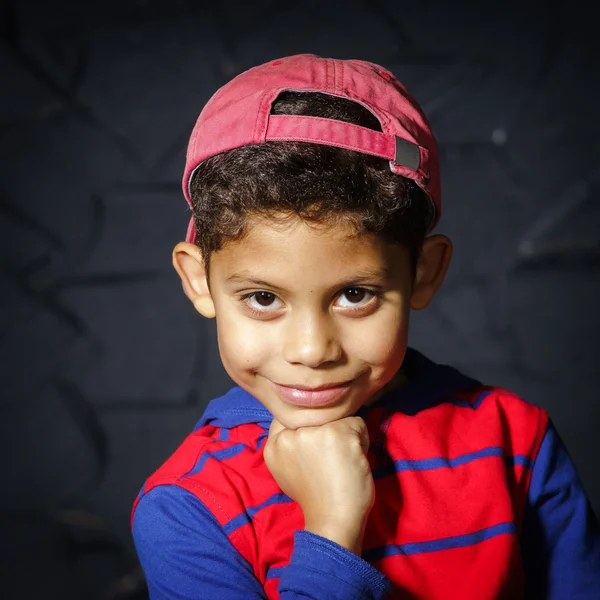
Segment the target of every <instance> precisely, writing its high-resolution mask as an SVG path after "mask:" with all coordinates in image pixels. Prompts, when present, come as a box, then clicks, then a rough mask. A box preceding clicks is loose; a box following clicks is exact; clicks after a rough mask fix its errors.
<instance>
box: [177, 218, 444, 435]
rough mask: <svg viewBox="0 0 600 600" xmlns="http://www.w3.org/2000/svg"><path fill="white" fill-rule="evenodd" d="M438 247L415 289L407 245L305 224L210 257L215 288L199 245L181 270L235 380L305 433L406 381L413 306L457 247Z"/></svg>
mask: <svg viewBox="0 0 600 600" xmlns="http://www.w3.org/2000/svg"><path fill="white" fill-rule="evenodd" d="M436 238H439V239H437V240H436ZM432 239H433V240H434V241H433V242H429V241H427V240H426V244H425V245H424V250H423V253H422V255H421V258H420V259H419V265H420V266H418V267H417V277H416V279H415V280H413V276H412V271H411V264H410V253H409V251H408V250H407V249H406V248H404V247H403V246H400V245H398V244H393V243H389V242H387V241H385V240H383V239H382V238H381V237H378V236H376V235H371V234H362V235H358V234H356V232H355V229H354V226H353V225H352V224H350V223H349V222H339V223H335V224H332V223H328V224H314V223H307V222H305V221H303V220H301V219H300V218H298V217H296V216H287V217H286V218H282V219H275V218H269V219H266V218H263V217H251V218H249V220H248V221H247V234H246V235H245V236H243V237H242V238H241V239H239V240H235V241H229V242H226V243H225V244H224V245H223V247H222V249H221V250H219V251H217V252H214V253H213V254H212V255H211V257H210V272H209V278H208V283H209V284H210V287H209V286H208V285H207V282H206V276H205V272H204V269H203V267H202V266H201V265H202V257H201V256H199V251H198V249H197V248H196V247H195V246H192V245H190V244H185V243H183V244H181V245H179V246H178V247H177V248H176V249H175V253H174V262H175V266H176V268H177V269H178V272H179V273H180V275H181V276H182V279H183V281H184V289H185V290H186V293H187V294H188V296H189V297H190V299H191V300H192V301H193V302H194V304H195V306H196V308H197V310H198V311H199V312H201V313H202V314H203V315H205V316H207V317H216V319H217V333H218V342H219V351H220V354H221V360H222V361H223V365H224V367H225V369H226V371H227V372H228V374H229V376H230V377H231V378H232V379H233V380H234V381H235V382H236V383H237V384H238V385H240V386H241V387H243V388H244V389H245V390H247V391H248V392H250V393H251V394H252V395H253V396H255V397H256V398H257V399H258V400H260V402H262V404H264V406H265V407H266V408H267V409H268V410H269V411H270V412H271V413H272V414H273V415H274V416H275V418H276V419H277V420H278V421H279V422H280V423H281V424H282V425H284V426H285V427H286V428H288V429H297V428H298V427H303V426H318V425H323V424H324V423H327V422H330V421H335V420H338V419H342V418H344V417H347V416H350V415H353V414H355V413H356V411H357V410H358V409H359V408H360V407H361V406H363V405H364V404H365V403H368V402H369V401H372V400H373V399H374V395H375V394H376V393H377V392H378V391H379V390H381V388H383V386H385V385H386V384H387V383H388V382H390V381H391V380H392V378H393V377H394V375H395V374H396V373H397V371H398V369H399V368H400V366H401V364H402V361H403V359H404V355H405V353H406V346H407V336H408V321H409V313H410V308H411V304H412V307H413V308H422V307H423V306H425V305H426V304H427V303H428V302H429V299H430V298H431V296H432V295H433V293H434V291H435V289H437V286H438V285H439V283H441V279H442V278H443V274H444V273H445V269H446V266H447V262H448V260H449V257H450V245H449V241H448V240H447V238H444V237H443V236H434V238H429V240H432ZM428 246H431V247H433V251H432V250H431V249H429V250H428ZM432 256H433V259H434V260H431V257H432ZM428 259H429V260H428ZM420 280H425V283H424V284H422V285H421V284H419V281H420ZM390 385H392V384H390ZM388 387H389V386H388Z"/></svg>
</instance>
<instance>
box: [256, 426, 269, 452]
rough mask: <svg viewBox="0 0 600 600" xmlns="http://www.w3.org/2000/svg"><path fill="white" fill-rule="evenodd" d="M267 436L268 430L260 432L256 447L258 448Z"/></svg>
mask: <svg viewBox="0 0 600 600" xmlns="http://www.w3.org/2000/svg"><path fill="white" fill-rule="evenodd" d="M268 437H269V432H268V431H265V432H264V433H261V434H260V435H259V436H258V439H257V440H256V449H257V450H260V447H261V446H262V445H263V443H264V442H265V440H266V439H267V438H268Z"/></svg>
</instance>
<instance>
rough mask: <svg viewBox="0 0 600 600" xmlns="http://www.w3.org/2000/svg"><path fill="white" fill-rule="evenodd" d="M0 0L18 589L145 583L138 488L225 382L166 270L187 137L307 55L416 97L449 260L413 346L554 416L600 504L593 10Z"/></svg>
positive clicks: (599, 212) (8, 458) (371, 1)
mask: <svg viewBox="0 0 600 600" xmlns="http://www.w3.org/2000/svg"><path fill="white" fill-rule="evenodd" d="M50 4H51V5H52V6H51V7H50V6H49V5H50ZM338 4H339V5H342V6H343V10H340V9H339V8H338ZM446 4H452V5H462V8H457V7H456V6H453V8H452V10H450V9H449V8H447V6H446ZM471 4H472V5H473V6H470V5H471ZM484 5H485V8H482V7H483V6H484ZM476 6H477V7H478V8H475V7H476ZM0 11H1V12H0V31H1V33H2V38H3V43H2V45H1V46H0V68H1V69H2V80H3V91H2V93H1V94H0V119H1V131H2V136H1V137H0V165H1V171H0V172H1V177H0V244H2V246H1V249H2V251H1V254H0V260H1V268H0V285H1V294H0V302H1V305H2V311H1V313H0V324H1V325H0V327H1V328H0V369H1V374H2V390H3V404H2V408H3V414H2V424H3V429H2V432H3V433H2V436H1V440H2V448H3V453H2V457H3V463H4V473H5V476H6V478H5V482H4V484H3V486H2V488H3V491H2V498H1V500H2V509H3V511H2V523H3V531H2V533H1V534H0V544H1V545H2V547H0V550H1V551H2V553H3V555H4V557H6V558H8V559H9V560H8V562H6V561H4V564H5V565H8V567H9V569H8V573H9V576H8V577H7V578H3V580H4V581H8V585H9V587H10V592H8V596H5V595H4V594H1V595H2V597H3V598H4V597H6V598H7V600H12V599H13V598H15V599H17V598H18V599H21V598H27V599H28V598H38V597H44V598H46V599H53V598H61V600H63V599H65V598H76V599H79V598H86V599H87V598H90V599H95V598H99V599H100V598H106V599H108V598H112V599H116V598H133V597H134V595H135V593H136V592H137V594H138V595H137V596H135V597H138V598H143V597H144V591H143V583H142V582H141V581H140V579H139V573H137V572H136V571H135V564H136V563H135V557H134V553H133V551H132V548H131V543H130V540H129V532H128V515H129V510H130V506H131V503H132V501H133V498H134V496H135V494H136V493H137V491H138V488H139V486H140V485H141V483H142V481H143V480H144V478H145V477H146V476H147V475H148V474H149V473H150V472H151V471H152V470H153V469H154V468H156V467H157V466H158V465H159V464H160V462H161V461H162V460H163V459H164V458H166V456H167V455H168V454H169V453H170V452H171V451H172V450H173V449H174V448H175V447H176V445H177V444H178V443H179V441H180V440H181V439H182V437H183V436H184V435H185V434H186V433H187V432H188V431H189V430H190V429H191V427H192V426H193V424H194V423H195V421H196V420H197V418H198V417H199V415H200V414H201V412H202V409H203V406H204V404H205V402H206V401H207V400H209V399H210V398H211V397H213V396H214V395H216V394H218V393H220V392H222V391H224V390H226V389H227V388H228V386H229V381H228V380H227V377H226V375H225V374H224V372H223V370H222V367H221V366H220V363H219V360H218V355H217V352H216V345H215V336H214V329H213V326H212V323H206V322H204V321H202V320H201V318H200V317H198V316H197V315H196V313H195V312H194V311H193V310H192V308H191V306H188V303H187V300H186V299H185V298H184V295H183V293H182V292H181V287H180V284H179V283H178V281H177V279H176V276H175V274H174V272H173V271H172V268H171V266H170V250H171V248H172V246H173V245H174V244H175V243H176V242H177V241H179V240H180V239H182V237H183V235H184V232H185V226H186V224H187V220H188V213H187V210H186V205H185V202H184V200H183V197H182V196H181V193H180V184H179V181H180V176H181V171H182V168H183V160H184V152H185V144H186V138H187V136H188V135H189V132H190V130H191V127H192V124H193V122H194V120H195V118H196V116H197V113H198V111H199V109H200V108H201V106H202V105H203V103H204V102H205V101H206V100H207V99H208V97H209V96H210V95H211V93H212V92H213V91H214V90H215V89H216V87H217V86H219V85H220V84H222V83H224V82H225V81H226V80H228V79H229V78H230V77H231V76H233V75H235V74H236V73H238V72H240V71H241V70H243V69H245V68H248V67H250V66H252V65H254V64H256V63H259V62H263V61H266V60H268V59H272V58H275V57H278V56H280V55H285V54H291V53H297V52H315V53H318V54H322V55H330V56H336V57H342V58H351V57H354V58H364V59H369V60H374V61H377V62H380V63H382V64H383V65H385V66H386V67H388V68H390V69H392V70H393V71H394V72H395V73H396V74H397V75H398V77H399V78H400V79H401V80H402V81H403V82H404V83H405V84H406V85H407V86H408V87H409V89H410V90H411V91H412V92H413V94H414V95H415V96H416V97H417V99H418V100H419V101H420V102H421V103H422V105H423V107H424V109H425V111H426V112H427V114H428V115H429V117H430V120H431V122H432V125H433V127H434V131H435V132H436V134H437V137H438V140H439V142H440V149H441V157H442V169H443V188H444V199H445V215H444V217H443V220H442V223H441V226H440V228H439V229H440V231H443V232H445V233H448V234H449V235H450V236H451V237H453V239H454V241H455V248H456V250H455V260H454V264H453V266H452V268H451V271H450V274H449V278H448V280H447V283H446V285H445V287H444V288H443V290H442V291H441V292H440V295H439V298H437V300H436V301H435V303H434V305H433V306H432V307H431V308H429V309H428V310H427V311H425V312H424V313H423V314H418V315H416V317H415V319H414V325H413V330H412V344H413V345H415V346H416V347H418V348H420V349H421V350H423V351H425V352H426V353H428V354H430V355H431V356H432V357H433V358H435V359H438V360H440V361H443V362H449V363H451V364H454V365H457V366H459V367H461V368H463V369H465V370H466V371H468V372H469V373H470V374H473V375H476V376H479V377H481V378H484V379H485V380H486V382H488V383H494V384H498V385H504V386H506V387H510V388H512V389H514V390H515V391H517V392H519V393H521V394H523V395H524V396H526V397H527V398H529V399H530V400H532V401H534V402H536V403H538V404H540V405H542V406H544V407H546V408H547V409H548V410H549V411H550V414H551V416H552V417H553V418H554V420H555V422H556V424H557V427H558V429H559V431H560V432H561V433H562V435H563V437H564V438H565V440H566V442H567V444H568V447H569V449H570V450H571V453H572V455H573V457H574V459H575V462H576V464H577V466H578V467H579V469H580V472H581V475H582V478H583V480H584V483H585V485H586V488H587V490H588V492H589V495H590V498H591V499H592V502H593V504H594V506H595V509H596V511H598V512H600V477H599V476H598V472H597V462H598V458H599V455H600V439H599V437H598V435H597V430H598V429H599V428H600V404H599V403H598V402H597V395H598V392H597V387H598V384H599V383H600V371H599V369H598V358H599V352H598V349H597V340H598V339H600V317H599V316H598V310H597V306H598V303H599V301H600V277H599V273H600V233H599V231H600V203H599V196H598V194H599V183H600V162H599V159H598V157H599V155H600V154H599V151H600V135H599V133H600V131H599V130H600V118H599V117H598V111H597V107H598V105H599V104H600V86H599V85H598V79H597V75H596V72H597V60H598V52H597V51H596V48H594V47H593V46H592V39H593V37H594V36H595V35H596V33H595V30H594V27H595V26H594V19H593V16H592V15H586V14H585V13H582V11H581V10H580V9H575V8H574V3H572V2H562V3H561V2H556V1H552V2H546V3H545V4H544V3H543V2H535V1H534V0H530V1H528V2H522V3H520V5H519V7H518V8H513V9H511V8H510V7H509V6H508V4H507V3H505V2H498V3H497V6H495V4H494V3H492V4H491V5H490V4H488V3H485V4H484V3H481V4H478V3H477V4H476V3H444V2H442V1H441V0H439V1H438V2H434V3H431V2H403V1H395V2H392V1H391V0H362V1H361V0H345V1H344V2H343V3H342V2H340V3H338V2H334V1H330V2H322V1H321V2H316V1H308V0H305V1H303V2H301V3H286V2H281V1H280V2H269V1H267V0H254V1H253V2H247V3H242V2H235V1H233V2H229V3H224V2H221V3H214V4H211V3H204V2H199V1H198V0H195V1H194V0H171V1H170V2H159V1H158V0H145V1H142V0H138V1H135V0H120V1H119V2H116V1H114V0H109V1H104V2H98V1H94V2H86V3H75V2H72V3H70V2H67V1H66V0H61V1H56V2H52V3H48V2H42V1H41V0H37V1H36V0H13V2H12V3H11V2H5V3H4V4H2V6H1V8H0Z"/></svg>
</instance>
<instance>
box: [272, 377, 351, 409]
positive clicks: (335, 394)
mask: <svg viewBox="0 0 600 600" xmlns="http://www.w3.org/2000/svg"><path fill="white" fill-rule="evenodd" d="M352 381H354V380H351V381H345V382H340V383H332V384H325V385H320V386H318V387H314V388H309V387H306V386H301V385H291V386H288V385H280V384H278V383H275V382H271V383H272V384H273V387H274V388H275V391H276V392H277V394H278V395H279V397H280V398H281V399H282V400H283V401H285V402H287V403H289V404H294V405H295V406H302V407H306V408H314V407H321V406H327V405H329V404H334V403H335V402H337V401H338V400H339V399H340V398H341V397H342V396H343V395H344V394H345V393H346V392H347V391H348V390H349V389H350V386H351V384H352Z"/></svg>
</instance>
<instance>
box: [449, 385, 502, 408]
mask: <svg viewBox="0 0 600 600" xmlns="http://www.w3.org/2000/svg"><path fill="white" fill-rule="evenodd" d="M492 393H494V392H493V391H492V390H485V391H484V392H480V393H479V394H478V395H477V397H476V398H475V400H473V402H469V401H468V400H464V399H462V398H449V399H448V402H449V403H450V404H454V406H460V407H461V408H472V409H473V410H477V409H478V408H479V407H480V406H481V403H482V402H483V401H484V400H485V399H486V398H487V397H488V396H489V395H490V394H492Z"/></svg>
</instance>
